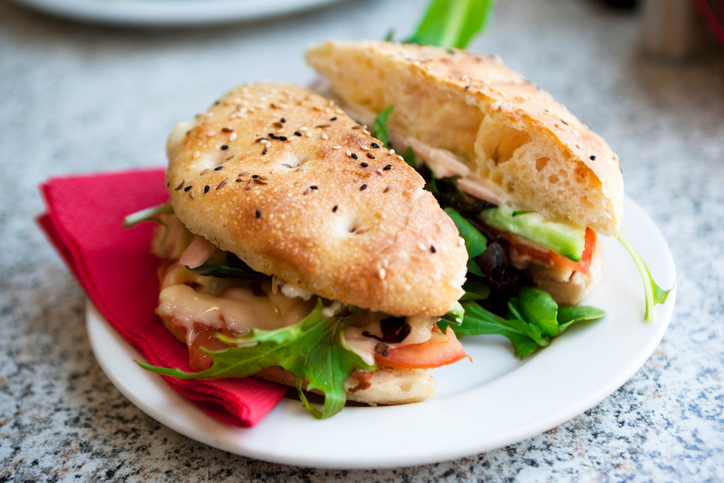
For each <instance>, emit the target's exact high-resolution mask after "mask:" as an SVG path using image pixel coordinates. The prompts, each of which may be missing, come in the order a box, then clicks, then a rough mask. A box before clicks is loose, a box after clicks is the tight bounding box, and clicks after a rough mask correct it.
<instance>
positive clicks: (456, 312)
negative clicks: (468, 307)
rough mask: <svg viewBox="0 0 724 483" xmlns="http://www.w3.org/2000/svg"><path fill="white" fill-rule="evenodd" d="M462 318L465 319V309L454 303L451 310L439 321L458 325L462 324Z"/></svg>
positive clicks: (458, 303)
mask: <svg viewBox="0 0 724 483" xmlns="http://www.w3.org/2000/svg"><path fill="white" fill-rule="evenodd" d="M463 317H465V309H464V308H463V306H462V305H460V302H455V304H454V305H453V306H452V308H451V309H450V310H449V311H448V313H447V314H445V315H443V316H442V318H441V319H440V320H444V321H446V322H449V323H451V324H455V325H460V324H462V323H463Z"/></svg>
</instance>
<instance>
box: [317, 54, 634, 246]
mask: <svg viewBox="0 0 724 483" xmlns="http://www.w3.org/2000/svg"><path fill="white" fill-rule="evenodd" d="M306 59H307V62H308V63H309V64H310V65H311V66H312V67H314V68H315V69H316V70H317V71H318V72H319V73H320V74H322V75H323V76H325V77H326V78H327V79H329V80H330V81H331V84H332V87H333V90H334V92H335V93H336V94H337V95H338V96H340V98H342V99H343V100H344V101H345V102H347V103H349V104H350V105H353V106H358V107H361V108H362V109H365V110H367V111H370V112H372V113H375V114H376V113H379V112H380V111H381V110H382V109H384V108H385V107H387V106H390V105H392V106H394V110H393V113H392V115H391V117H390V119H389V121H388V125H389V126H390V128H391V129H394V130H395V131H398V132H400V133H401V134H402V135H404V136H409V137H412V138H414V139H417V140H420V141H423V142H425V143H426V144H428V145H430V146H432V147H433V148H436V149H440V150H443V151H444V152H449V153H450V154H451V155H452V156H454V157H456V158H457V159H459V160H460V161H462V162H463V163H465V165H467V167H468V168H469V169H470V175H469V177H470V178H471V179H474V180H477V181H479V182H481V183H483V184H486V185H488V186H493V187H495V188H496V189H498V190H499V192H500V193H501V196H502V197H503V198H504V199H505V200H506V202H507V203H508V204H511V205H513V206H516V207H518V208H520V209H533V210H537V211H539V212H540V213H541V214H542V215H544V216H546V217H547V218H549V219H551V220H555V221H565V222H568V223H571V224H574V225H577V226H582V227H590V228H592V229H593V230H595V231H597V232H599V233H601V234H604V235H613V234H616V233H617V232H618V230H619V227H620V223H621V221H622V219H623V177H622V176H621V172H620V167H619V164H618V157H617V156H616V155H615V154H614V153H613V151H612V150H611V149H610V147H609V146H608V145H607V144H606V143H605V141H603V139H602V138H601V137H600V136H598V135H597V134H595V133H594V132H592V131H591V130H590V129H589V128H588V127H586V126H585V125H583V124H582V123H581V122H580V121H579V120H578V119H577V118H576V117H575V116H574V115H573V114H571V113H570V112H569V111H568V110H567V109H566V108H565V107H563V106H562V105H560V104H559V103H557V102H555V101H554V100H553V98H552V97H551V96H550V94H548V93H547V92H545V91H542V90H541V89H540V88H538V87H536V86H535V85H534V84H532V83H531V82H530V81H528V80H526V79H525V78H523V77H522V76H521V75H519V74H518V73H516V72H514V71H513V70H511V69H510V68H508V67H507V66H505V65H504V64H503V63H502V62H501V61H500V60H499V59H497V58H495V57H490V56H484V55H479V54H475V53H471V52H466V51H461V50H452V49H448V50H444V49H439V48H434V47H427V46H419V45H411V44H405V45H402V44H396V43H390V42H379V41H364V42H336V41H328V42H324V43H322V44H320V45H317V46H314V47H312V48H311V49H310V50H308V51H307V53H306Z"/></svg>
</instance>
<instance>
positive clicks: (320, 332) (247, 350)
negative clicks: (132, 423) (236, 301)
mask: <svg viewBox="0 0 724 483" xmlns="http://www.w3.org/2000/svg"><path fill="white" fill-rule="evenodd" d="M323 309H324V306H323V305H322V301H321V300H319V301H318V302H317V305H316V307H315V308H314V310H313V311H312V312H311V313H310V314H309V315H308V316H307V317H305V318H304V319H303V320H302V321H301V322H299V323H297V324H295V325H292V326H289V327H284V328H281V329H277V330H259V329H253V330H252V331H251V333H249V334H248V335H245V336H242V337H223V336H219V339H221V340H222V341H223V342H225V343H227V344H230V345H232V347H230V348H228V349H224V350H220V351H207V350H205V349H202V350H203V351H204V353H206V354H208V355H210V356H212V357H213V358H214V363H213V364H212V365H211V367H210V368H208V369H207V370H205V371H201V372H195V373H188V372H184V371H181V370H179V369H170V368H164V367H156V366H151V365H149V364H144V363H141V362H139V361H136V362H137V363H138V364H139V365H140V366H141V367H143V368H144V369H147V370H149V371H152V372H155V373H157V374H161V375H164V376H171V377H176V378H178V379H218V378H222V377H246V376H252V375H254V374H256V373H257V372H259V371H261V370H262V369H264V368H267V367H271V366H281V367H283V368H284V369H286V370H287V371H289V372H290V373H292V374H293V375H294V378H295V381H296V386H297V390H298V391H299V398H300V399H301V400H302V403H303V404H304V407H306V408H307V410H308V411H309V412H310V413H312V415H313V416H314V417H315V418H317V419H325V418H328V417H331V416H334V415H335V414H337V413H338V412H339V411H341V410H342V408H343V407H344V404H345V402H346V400H347V396H346V392H345V389H344V382H345V380H346V379H347V377H349V376H350V375H351V374H352V373H353V372H355V371H356V370H358V369H361V370H374V369H375V366H368V365H367V364H365V363H364V362H363V361H362V359H361V358H360V357H359V356H358V355H357V354H355V353H354V352H351V351H349V350H348V349H346V347H347V344H346V341H345V340H344V330H345V329H346V328H347V326H348V325H349V322H350V320H351V315H352V314H351V313H350V311H349V310H346V309H342V312H340V313H339V315H335V316H332V317H326V316H325V315H324V313H323ZM305 380H306V381H307V383H308V385H307V388H306V389H307V390H309V391H311V390H313V389H317V390H319V391H321V392H322V393H323V394H324V405H323V407H322V410H321V411H319V410H318V409H317V408H315V407H314V406H312V405H311V404H310V403H309V401H307V397H306V395H305V394H304V392H303V391H302V386H303V383H304V381H305Z"/></svg>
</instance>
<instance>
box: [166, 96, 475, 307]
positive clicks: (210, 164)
mask: <svg viewBox="0 0 724 483" xmlns="http://www.w3.org/2000/svg"><path fill="white" fill-rule="evenodd" d="M167 150H168V156H169V167H168V171H167V174H166V182H167V188H168V192H169V194H170V196H171V201H172V203H173V207H174V211H175V213H176V216H178V217H179V219H180V220H181V221H182V222H183V223H184V224H185V225H186V227H187V228H188V229H189V230H190V231H191V232H192V233H194V234H197V235H201V236H203V237H204V238H206V239H207V240H209V241H210V242H212V243H213V244H214V245H216V246H217V247H219V248H221V249H222V250H227V251H230V252H232V253H234V254H236V255H237V256H238V257H239V258H240V259H241V260H243V261H244V262H246V263H247V264H248V265H249V266H250V267H251V268H253V269H254V270H256V271H258V272H261V273H265V274H267V275H272V274H274V275H276V277H277V278H278V279H280V280H282V281H284V282H287V283H289V284H292V285H295V286H297V287H299V288H301V289H304V290H308V291H310V292H312V293H314V294H316V295H319V296H321V297H323V298H326V299H329V300H339V301H341V302H342V303H344V304H351V305H355V306H357V307H362V308H366V309H370V310H373V311H378V312H384V313H387V314H390V315H394V316H408V315H430V316H441V315H444V314H445V313H447V312H448V310H449V309H450V308H451V307H452V305H453V303H454V302H455V301H456V300H457V299H458V298H459V297H460V296H461V295H462V294H463V290H462V288H461V287H462V284H463V282H464V280H465V274H466V263H467V251H466V249H465V244H464V241H463V240H462V239H461V238H460V236H459V235H458V231H457V229H456V227H455V225H454V224H453V222H452V220H450V218H449V217H448V216H447V215H446V214H445V212H443V211H442V210H441V209H440V207H439V205H438V204H437V201H436V200H435V198H434V197H433V196H432V195H431V194H430V193H429V192H427V191H425V190H424V189H423V186H424V184H425V182H424V180H423V179H422V177H421V176H420V175H419V174H417V172H416V171H415V170H414V169H412V168H411V167H409V166H408V165H407V164H406V163H405V162H404V161H403V160H402V159H401V158H400V157H398V156H397V155H396V154H393V153H391V152H390V151H388V150H387V149H385V148H382V147H380V146H379V141H377V140H376V139H375V138H373V137H372V136H371V135H370V134H369V133H368V132H367V131H366V130H365V129H364V128H362V126H360V125H358V124H357V123H356V122H355V121H353V120H352V119H351V118H350V117H348V116H347V115H346V114H344V112H342V110H341V109H339V108H338V107H337V106H336V105H334V104H333V103H331V102H330V101H329V100H328V99H325V98H323V97H321V96H319V95H317V94H314V93H313V92H311V91H309V90H307V89H303V88H300V87H295V86H291V85H284V84H271V83H261V84H249V85H246V86H241V87H238V88H236V89H234V90H232V91H231V92H229V93H228V94H227V95H225V96H224V97H223V98H222V99H220V100H219V101H217V102H216V103H215V104H214V105H213V106H212V107H211V108H210V109H209V110H208V111H206V112H205V113H203V114H201V115H199V116H197V118H196V119H195V120H194V121H192V122H191V123H188V124H182V125H179V126H177V127H176V128H175V129H174V131H173V132H172V133H171V136H170V138H169V141H168V148H167Z"/></svg>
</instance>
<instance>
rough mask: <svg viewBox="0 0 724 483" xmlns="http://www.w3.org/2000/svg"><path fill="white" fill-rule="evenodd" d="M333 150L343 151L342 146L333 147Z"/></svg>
mask: <svg viewBox="0 0 724 483" xmlns="http://www.w3.org/2000/svg"><path fill="white" fill-rule="evenodd" d="M332 149H342V146H332Z"/></svg>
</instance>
